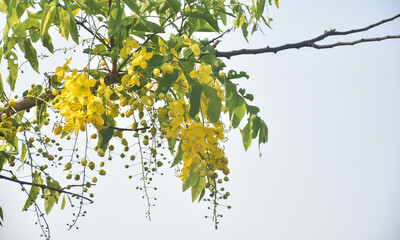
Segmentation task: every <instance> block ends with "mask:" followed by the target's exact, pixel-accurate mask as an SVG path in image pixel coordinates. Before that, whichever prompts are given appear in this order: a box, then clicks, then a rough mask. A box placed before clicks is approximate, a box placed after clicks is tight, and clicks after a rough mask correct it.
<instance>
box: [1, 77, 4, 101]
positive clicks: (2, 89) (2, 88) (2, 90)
mask: <svg viewBox="0 0 400 240" xmlns="http://www.w3.org/2000/svg"><path fill="white" fill-rule="evenodd" d="M3 93H4V86H3V77H2V76H1V73H0V96H3Z"/></svg>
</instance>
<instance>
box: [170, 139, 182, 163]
mask: <svg viewBox="0 0 400 240" xmlns="http://www.w3.org/2000/svg"><path fill="white" fill-rule="evenodd" d="M182 156H183V151H182V141H181V142H180V143H179V146H178V151H177V152H176V154H175V157H174V161H173V162H172V164H171V167H175V166H176V165H177V164H179V163H180V162H181V161H182Z"/></svg>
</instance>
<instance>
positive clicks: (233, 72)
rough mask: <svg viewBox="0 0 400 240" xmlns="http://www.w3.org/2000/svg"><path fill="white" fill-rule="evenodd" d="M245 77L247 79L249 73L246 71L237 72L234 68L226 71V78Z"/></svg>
mask: <svg viewBox="0 0 400 240" xmlns="http://www.w3.org/2000/svg"><path fill="white" fill-rule="evenodd" d="M242 77H245V78H247V79H249V75H247V73H246V72H243V71H240V73H237V72H236V71H235V70H230V71H229V72H228V76H227V78H228V79H236V78H242Z"/></svg>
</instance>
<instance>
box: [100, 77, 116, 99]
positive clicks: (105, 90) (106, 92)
mask: <svg viewBox="0 0 400 240" xmlns="http://www.w3.org/2000/svg"><path fill="white" fill-rule="evenodd" d="M97 92H98V93H99V94H100V96H104V98H105V99H106V100H107V101H108V100H110V96H111V94H113V90H111V89H110V88H109V87H108V86H107V85H106V84H105V83H104V79H103V78H100V86H99V88H98V89H97Z"/></svg>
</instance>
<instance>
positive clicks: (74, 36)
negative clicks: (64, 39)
mask: <svg viewBox="0 0 400 240" xmlns="http://www.w3.org/2000/svg"><path fill="white" fill-rule="evenodd" d="M64 3H65V6H66V7H67V11H68V14H69V21H70V34H71V37H72V40H74V42H75V43H76V44H79V33H78V28H77V27H76V23H75V18H74V15H73V14H72V10H71V6H70V5H69V0H64Z"/></svg>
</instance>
